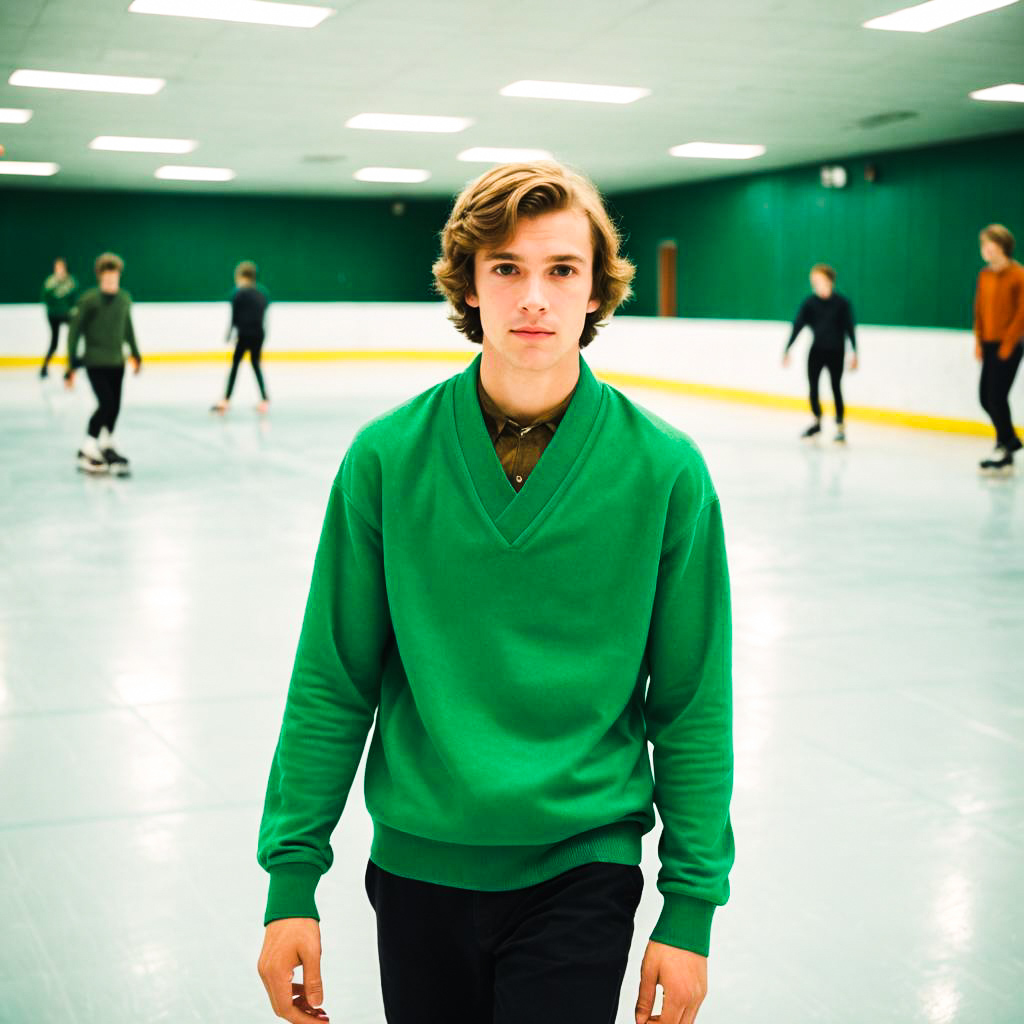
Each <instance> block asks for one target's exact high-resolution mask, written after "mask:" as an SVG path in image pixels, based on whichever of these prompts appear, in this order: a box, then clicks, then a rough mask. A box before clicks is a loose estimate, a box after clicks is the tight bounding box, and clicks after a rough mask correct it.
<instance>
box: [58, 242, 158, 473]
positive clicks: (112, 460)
mask: <svg viewBox="0 0 1024 1024" xmlns="http://www.w3.org/2000/svg"><path fill="white" fill-rule="evenodd" d="M123 269H124V261H123V260H122V259H121V257H120V256H117V255H115V254H114V253H112V252H105V253H103V254H102V255H101V256H99V257H97V259H96V280H97V281H98V282H99V287H98V288H91V289H90V290H89V291H87V292H85V294H83V295H82V297H81V299H79V300H78V304H77V305H76V306H75V308H74V309H73V310H72V311H71V326H70V328H69V330H68V370H67V375H66V377H65V381H66V384H67V387H68V388H71V387H73V386H74V380H75V372H76V370H77V369H78V367H79V366H84V367H85V372H86V374H87V375H88V377H89V383H90V384H91V385H92V390H93V392H94V393H95V395H96V401H97V402H98V403H99V404H98V407H97V409H96V411H95V412H94V413H93V414H92V417H91V418H90V420H89V429H88V433H87V434H86V438H85V441H84V442H83V443H82V447H81V448H80V449H79V451H78V468H79V469H80V470H82V471H83V472H86V473H112V474H114V475H115V476H127V475H128V473H129V465H128V460H127V459H126V458H125V457H124V456H123V455H121V454H120V452H118V451H117V449H116V448H115V447H114V426H115V424H116V423H117V416H118V413H119V412H120V411H121V389H122V386H123V384H124V347H125V345H127V346H128V348H129V350H130V352H131V363H132V369H133V370H134V371H135V372H136V373H138V372H139V370H140V369H141V368H142V357H141V356H140V355H139V348H138V346H137V345H136V344H135V330H134V328H133V327H132V317H131V306H132V299H131V296H130V295H129V294H128V293H127V292H126V291H123V290H122V288H121V271H122V270H123ZM80 339H84V341H85V347H84V353H83V355H82V358H81V360H79V358H78V342H79V340H80Z"/></svg>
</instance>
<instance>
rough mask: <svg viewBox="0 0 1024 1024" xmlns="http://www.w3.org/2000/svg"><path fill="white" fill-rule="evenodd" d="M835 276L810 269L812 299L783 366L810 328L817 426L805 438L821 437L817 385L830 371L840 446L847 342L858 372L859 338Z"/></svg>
mask: <svg viewBox="0 0 1024 1024" xmlns="http://www.w3.org/2000/svg"><path fill="white" fill-rule="evenodd" d="M835 281H836V272H835V271H834V270H833V269H832V268H831V267H830V266H828V265H827V264H825V263H816V264H815V265H814V266H813V267H811V288H812V289H813V291H814V294H813V295H809V296H808V297H807V298H806V299H804V301H803V303H802V304H801V306H800V309H799V310H798V311H797V314H796V319H795V320H794V321H793V330H792V332H791V333H790V336H789V341H788V342H787V343H786V351H785V353H784V354H783V356H782V365H783V366H788V365H789V358H790V357H789V350H790V348H792V347H793V342H794V341H796V338H797V335H798V334H799V333H800V332H801V331H802V330H803V329H804V328H805V327H810V329H811V332H812V334H813V340H812V341H811V349H810V352H809V353H808V357H807V377H808V381H809V383H810V399H811V412H813V413H814V422H813V423H812V424H811V425H810V426H809V427H808V428H807V429H806V430H805V431H804V432H803V435H802V436H803V437H814V435H815V434H820V433H821V402H820V400H819V398H818V382H819V380H820V378H821V371H822V370H828V375H829V380H830V381H831V383H832V397H833V398H834V399H835V403H836V436H835V439H836V441H838V442H843V441H845V440H846V428H845V425H844V422H843V419H844V415H845V411H846V410H845V408H844V406H843V392H842V386H841V382H842V378H843V367H844V364H845V361H846V339H847V338H849V339H850V347H851V348H852V349H853V359H852V360H851V362H850V369H851V370H856V369H857V338H856V336H855V334H854V327H853V307H852V306H851V305H850V300H849V299H847V298H846V296H845V295H840V294H839V293H838V292H837V291H836V290H835Z"/></svg>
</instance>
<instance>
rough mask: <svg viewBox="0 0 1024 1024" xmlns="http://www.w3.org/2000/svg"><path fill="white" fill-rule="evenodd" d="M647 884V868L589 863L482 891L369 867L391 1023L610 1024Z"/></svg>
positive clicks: (369, 888)
mask: <svg viewBox="0 0 1024 1024" xmlns="http://www.w3.org/2000/svg"><path fill="white" fill-rule="evenodd" d="M643 885H644V879H643V874H642V873H641V871H640V868H638V867H625V866H623V865H621V864H585V865H583V866H582V867H578V868H573V869H572V870H571V871H567V872H565V873H564V874H561V875H558V876H557V877H556V878H552V879H551V880H550V881H547V882H541V883H540V884H539V885H532V886H529V887H528V888H526V889H513V890H511V891H508V892H476V891H472V890H469V889H453V888H450V887H448V886H443V885H433V884H431V883H429V882H416V881H412V880H410V879H407V878H400V877H398V876H397V875H392V874H390V873H389V872H387V871H384V870H383V869H382V868H379V867H377V865H376V864H374V863H373V862H372V861H371V862H370V863H369V864H368V865H367V868H366V893H367V895H368V896H369V898H370V903H371V905H372V906H373V909H374V911H375V913H376V915H377V952H378V955H379V958H380V976H381V988H382V990H383V995H384V1012H385V1015H386V1017H387V1021H388V1024H437V1022H439V1021H443V1022H445V1024H533V1022H540V1021H557V1022H558V1024H612V1022H613V1021H614V1019H615V1012H616V1008H617V1007H618V1001H619V990H620V989H621V987H622V978H623V975H624V974H625V971H626V959H627V957H628V955H629V946H630V942H631V941H632V938H633V916H634V914H635V913H636V908H637V905H638V904H639V903H640V895H641V893H642V891H643ZM638 980H639V979H638Z"/></svg>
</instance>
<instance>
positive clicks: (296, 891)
mask: <svg viewBox="0 0 1024 1024" xmlns="http://www.w3.org/2000/svg"><path fill="white" fill-rule="evenodd" d="M319 881H320V871H319V870H318V869H317V868H315V867H314V866H313V865H312V864H301V863H299V864H278V865H277V866H276V867H273V868H271V869H270V891H269V893H268V894H267V912H266V914H265V915H264V918H263V923H264V924H265V925H267V924H270V922H271V921H277V920H279V919H280V918H282V917H312V918H315V919H316V920H317V921H319V920H320V914H319V913H318V912H317V909H316V900H315V899H314V895H315V893H316V886H317V882H319Z"/></svg>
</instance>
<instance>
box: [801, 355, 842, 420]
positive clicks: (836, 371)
mask: <svg viewBox="0 0 1024 1024" xmlns="http://www.w3.org/2000/svg"><path fill="white" fill-rule="evenodd" d="M845 362H846V350H845V349H841V348H840V349H831V348H822V347H819V346H817V345H812V346H811V351H810V353H809V354H808V356H807V379H808V381H809V382H810V385H811V412H813V413H814V418H815V419H817V420H820V419H821V401H820V400H819V398H818V381H819V380H820V379H821V371H822V370H828V376H829V379H830V380H831V381H832V397H833V398H834V399H835V403H836V423H842V422H843V415H844V413H845V411H846V410H845V408H844V406H843V388H842V380H843V365H844V363H845Z"/></svg>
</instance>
